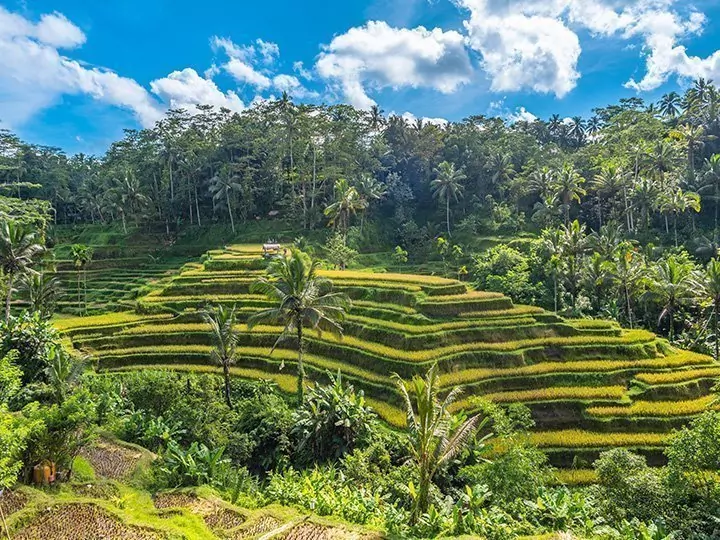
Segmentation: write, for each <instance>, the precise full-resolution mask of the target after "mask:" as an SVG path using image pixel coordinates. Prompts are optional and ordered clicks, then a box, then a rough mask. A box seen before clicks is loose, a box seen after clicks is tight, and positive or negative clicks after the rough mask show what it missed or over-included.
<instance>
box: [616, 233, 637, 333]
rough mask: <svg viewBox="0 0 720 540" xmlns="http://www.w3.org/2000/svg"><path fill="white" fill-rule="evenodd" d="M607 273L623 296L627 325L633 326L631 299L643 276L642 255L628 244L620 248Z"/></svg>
mask: <svg viewBox="0 0 720 540" xmlns="http://www.w3.org/2000/svg"><path fill="white" fill-rule="evenodd" d="M608 275H609V277H610V280H611V282H612V283H613V284H614V285H615V286H616V287H617V289H618V292H619V293H620V294H621V295H622V297H623V304H624V306H625V315H626V317H627V321H628V325H629V326H630V328H633V310H632V299H633V296H634V294H635V292H636V291H637V288H638V287H639V285H640V283H641V282H642V280H643V278H644V277H645V266H644V265H643V261H642V256H641V255H640V254H639V253H637V252H635V251H634V250H632V249H631V248H630V246H626V249H622V248H621V250H620V251H619V252H618V256H617V257H616V258H615V260H613V261H611V263H610V264H609V265H608Z"/></svg>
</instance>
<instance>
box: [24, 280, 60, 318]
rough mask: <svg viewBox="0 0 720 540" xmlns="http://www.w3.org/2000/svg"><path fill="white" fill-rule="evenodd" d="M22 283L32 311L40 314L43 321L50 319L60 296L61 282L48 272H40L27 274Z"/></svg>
mask: <svg viewBox="0 0 720 540" xmlns="http://www.w3.org/2000/svg"><path fill="white" fill-rule="evenodd" d="M22 282H23V286H24V287H25V290H26V291H27V295H28V300H29V302H30V310H31V311H33V312H35V313H39V314H40V316H41V317H42V318H43V319H49V318H50V317H51V316H52V314H53V312H54V311H55V305H56V303H57V299H58V297H59V296H60V280H59V279H58V278H57V277H55V276H53V275H51V274H48V273H46V272H39V273H32V274H25V275H24V276H22Z"/></svg>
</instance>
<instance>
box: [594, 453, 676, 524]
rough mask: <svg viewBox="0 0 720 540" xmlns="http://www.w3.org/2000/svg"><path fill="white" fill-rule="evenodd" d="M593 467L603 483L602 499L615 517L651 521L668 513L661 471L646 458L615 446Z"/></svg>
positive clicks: (616, 518) (602, 455)
mask: <svg viewBox="0 0 720 540" xmlns="http://www.w3.org/2000/svg"><path fill="white" fill-rule="evenodd" d="M593 467H594V468H595V472H596V473H597V475H598V481H599V483H600V486H601V489H600V491H601V493H602V496H601V497H600V498H599V500H600V501H602V503H604V505H605V512H606V513H608V514H610V515H611V516H613V517H614V519H615V520H617V521H620V520H622V519H627V518H638V519H640V520H652V519H655V518H657V517H659V516H662V515H664V514H665V513H666V508H667V500H668V494H667V491H666V489H665V486H664V480H663V477H662V472H661V471H659V470H655V469H651V468H650V467H648V465H647V462H646V461H645V458H644V457H642V456H639V455H637V454H633V453H632V452H629V451H628V450H625V449H623V448H616V449H613V450H610V451H607V452H603V453H602V454H600V459H598V460H597V461H596V462H595V463H594V465H593Z"/></svg>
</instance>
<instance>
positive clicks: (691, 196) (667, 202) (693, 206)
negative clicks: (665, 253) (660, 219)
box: [659, 188, 700, 247]
mask: <svg viewBox="0 0 720 540" xmlns="http://www.w3.org/2000/svg"><path fill="white" fill-rule="evenodd" d="M659 208H660V211H661V212H663V213H666V214H672V215H673V230H674V233H675V247H677V246H678V233H677V221H678V215H680V214H684V213H685V212H687V211H688V210H693V211H695V212H699V211H700V195H698V194H697V193H693V192H692V191H687V192H685V191H683V190H682V189H681V188H676V189H670V190H669V191H668V192H666V193H663V194H661V195H660V200H659Z"/></svg>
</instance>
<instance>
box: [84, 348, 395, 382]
mask: <svg viewBox="0 0 720 540" xmlns="http://www.w3.org/2000/svg"><path fill="white" fill-rule="evenodd" d="M211 350H212V347H210V346H208V345H184V346H183V345H154V346H147V347H129V348H125V349H104V350H100V351H96V353H95V354H96V355H97V356H98V357H100V358H103V357H108V356H110V357H115V356H119V357H122V356H132V355H142V354H151V353H154V354H168V355H172V354H177V353H182V352H184V353H186V354H205V353H207V354H209V353H210V351H211ZM236 352H237V356H238V358H239V359H240V360H239V363H242V359H243V358H261V359H271V360H275V361H277V362H280V361H288V362H295V361H297V351H293V350H291V349H275V350H274V351H272V352H271V350H270V349H269V348H267V347H238V348H237V351H236ZM303 359H304V360H305V362H306V363H307V364H309V365H313V366H316V367H318V368H320V369H324V370H327V371H329V372H331V373H337V372H338V371H340V372H342V373H344V374H346V375H350V376H353V377H355V378H358V379H362V380H365V381H369V382H373V383H377V384H381V385H391V384H393V383H392V380H391V378H390V377H389V376H385V375H381V374H379V373H376V372H373V371H369V370H365V369H362V368H359V367H356V366H354V365H352V364H348V363H344V362H340V361H336V360H332V359H330V358H325V357H323V356H318V355H315V354H308V353H306V354H305V355H303Z"/></svg>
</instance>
